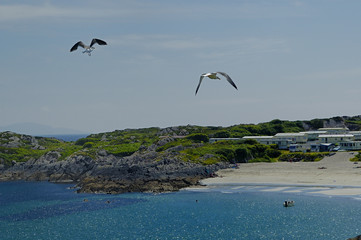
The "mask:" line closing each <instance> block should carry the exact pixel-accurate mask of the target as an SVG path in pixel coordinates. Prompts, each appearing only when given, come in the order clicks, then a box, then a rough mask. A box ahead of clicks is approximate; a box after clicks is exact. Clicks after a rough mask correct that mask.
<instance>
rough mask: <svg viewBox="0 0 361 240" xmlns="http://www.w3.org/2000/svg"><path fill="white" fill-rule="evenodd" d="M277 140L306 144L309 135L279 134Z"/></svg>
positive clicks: (276, 136)
mask: <svg viewBox="0 0 361 240" xmlns="http://www.w3.org/2000/svg"><path fill="white" fill-rule="evenodd" d="M275 138H278V139H287V140H290V141H291V143H306V142H307V135H306V134H305V133H277V134H276V135H275Z"/></svg>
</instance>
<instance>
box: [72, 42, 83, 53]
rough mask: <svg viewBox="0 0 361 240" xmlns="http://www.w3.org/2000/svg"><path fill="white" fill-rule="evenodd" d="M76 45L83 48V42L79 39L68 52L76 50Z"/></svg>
mask: <svg viewBox="0 0 361 240" xmlns="http://www.w3.org/2000/svg"><path fill="white" fill-rule="evenodd" d="M78 46H80V47H82V48H85V44H84V43H83V42H82V41H79V42H77V43H75V45H74V46H73V47H72V48H71V49H70V52H72V51H75V50H77V49H78Z"/></svg>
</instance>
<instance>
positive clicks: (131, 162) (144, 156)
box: [0, 132, 229, 194]
mask: <svg viewBox="0 0 361 240" xmlns="http://www.w3.org/2000/svg"><path fill="white" fill-rule="evenodd" d="M2 135H3V138H1V135H0V142H1V139H3V140H4V139H5V137H4V135H6V139H7V141H6V142H5V141H3V143H2V144H0V147H2V151H3V152H4V151H5V152H6V151H9V150H6V149H14V148H19V147H21V146H23V147H24V145H26V146H30V147H31V148H33V149H36V150H39V149H41V150H42V151H44V150H45V149H46V147H44V146H42V145H41V143H40V141H39V139H38V138H35V137H32V136H27V135H19V134H15V133H11V132H5V133H3V134H2ZM103 138H104V137H103ZM171 141H174V138H172V137H167V138H163V139H161V140H159V141H157V142H156V143H154V144H151V145H150V146H148V147H140V148H139V150H138V151H136V152H134V153H133V154H131V155H130V156H125V157H119V156H116V155H114V154H111V153H108V152H107V151H106V150H104V149H102V148H100V149H97V150H96V151H95V153H94V154H93V155H92V156H90V154H85V153H86V149H85V152H84V151H80V152H78V153H74V154H72V155H71V156H69V157H67V158H66V159H63V160H62V159H61V157H62V150H63V149H59V150H58V151H57V150H52V151H47V152H46V153H45V154H43V155H41V156H40V157H38V158H31V159H29V160H27V161H25V162H17V161H12V162H11V164H10V165H6V164H4V159H1V155H0V181H16V180H25V181H50V182H55V183H64V182H67V183H71V182H72V183H74V184H75V187H76V188H77V191H78V192H89V193H111V194H115V193H125V192H167V191H177V190H179V189H181V188H184V187H188V186H193V185H198V184H199V180H201V179H204V178H208V177H210V176H212V174H214V172H215V171H217V170H219V169H221V168H226V167H228V166H229V164H227V163H217V164H211V165H207V166H205V165H203V164H199V163H191V162H186V161H184V160H182V159H181V158H180V152H179V151H180V150H182V149H184V147H182V146H178V147H176V148H178V149H174V148H173V149H170V150H168V151H163V152H158V151H156V150H157V149H158V148H159V147H161V146H163V145H165V144H166V143H168V142H171Z"/></svg>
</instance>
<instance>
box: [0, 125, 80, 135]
mask: <svg viewBox="0 0 361 240" xmlns="http://www.w3.org/2000/svg"><path fill="white" fill-rule="evenodd" d="M4 131H11V132H15V133H19V134H26V135H31V136H44V135H73V134H87V133H86V132H82V131H79V130H74V129H69V128H56V127H52V126H48V125H43V124H38V123H29V122H26V123H14V124H11V125H7V126H0V132H4Z"/></svg>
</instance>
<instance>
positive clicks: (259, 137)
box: [243, 136, 273, 139]
mask: <svg viewBox="0 0 361 240" xmlns="http://www.w3.org/2000/svg"><path fill="white" fill-rule="evenodd" d="M243 138H244V139H271V138H273V136H244V137H243Z"/></svg>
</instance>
